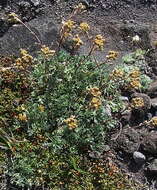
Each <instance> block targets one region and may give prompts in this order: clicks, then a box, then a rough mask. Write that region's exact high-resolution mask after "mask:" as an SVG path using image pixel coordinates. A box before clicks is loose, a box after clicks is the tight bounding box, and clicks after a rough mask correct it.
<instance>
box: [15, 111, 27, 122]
mask: <svg viewBox="0 0 157 190" xmlns="http://www.w3.org/2000/svg"><path fill="white" fill-rule="evenodd" d="M17 118H18V119H19V120H20V121H27V116H26V114H25V113H20V114H19V115H18V117H17Z"/></svg>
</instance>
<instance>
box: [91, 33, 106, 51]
mask: <svg viewBox="0 0 157 190" xmlns="http://www.w3.org/2000/svg"><path fill="white" fill-rule="evenodd" d="M93 42H94V44H95V46H96V47H97V48H99V49H100V50H102V49H103V46H104V43H105V39H104V38H103V37H102V36H101V35H100V34H99V35H96V36H95V39H94V41H93Z"/></svg>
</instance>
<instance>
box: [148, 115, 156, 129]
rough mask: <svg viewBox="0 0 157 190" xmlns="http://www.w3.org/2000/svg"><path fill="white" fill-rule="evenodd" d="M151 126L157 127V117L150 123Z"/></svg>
mask: <svg viewBox="0 0 157 190" xmlns="http://www.w3.org/2000/svg"><path fill="white" fill-rule="evenodd" d="M149 124H150V125H152V126H154V127H157V116H155V117H153V118H152V119H151V120H150V121H149Z"/></svg>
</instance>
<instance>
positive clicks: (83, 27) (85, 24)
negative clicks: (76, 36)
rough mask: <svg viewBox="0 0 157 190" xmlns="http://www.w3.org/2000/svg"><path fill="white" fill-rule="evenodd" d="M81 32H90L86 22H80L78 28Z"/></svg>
mask: <svg viewBox="0 0 157 190" xmlns="http://www.w3.org/2000/svg"><path fill="white" fill-rule="evenodd" d="M79 28H80V29H81V30H82V31H83V32H88V31H89V30H90V26H89V25H88V24H87V23H86V22H82V23H81V24H80V27H79Z"/></svg>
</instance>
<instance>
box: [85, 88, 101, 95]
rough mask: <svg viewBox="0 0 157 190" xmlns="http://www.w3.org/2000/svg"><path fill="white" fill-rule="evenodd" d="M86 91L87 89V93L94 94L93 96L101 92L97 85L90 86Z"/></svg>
mask: <svg viewBox="0 0 157 190" xmlns="http://www.w3.org/2000/svg"><path fill="white" fill-rule="evenodd" d="M88 91H89V93H90V94H91V95H92V96H95V97H99V96H101V92H100V89H99V88H98V87H93V88H90V89H89V90H88Z"/></svg>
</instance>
